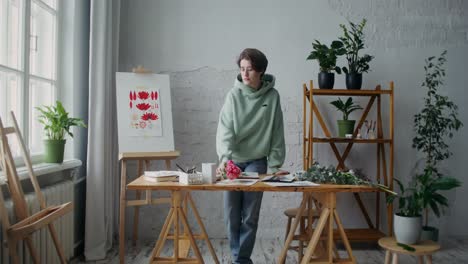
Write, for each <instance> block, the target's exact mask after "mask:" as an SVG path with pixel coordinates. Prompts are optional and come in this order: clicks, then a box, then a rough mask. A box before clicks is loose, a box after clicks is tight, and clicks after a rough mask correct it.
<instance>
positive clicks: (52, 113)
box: [36, 101, 86, 163]
mask: <svg viewBox="0 0 468 264" xmlns="http://www.w3.org/2000/svg"><path fill="white" fill-rule="evenodd" d="M36 109H37V110H38V111H39V112H40V115H39V117H38V121H39V122H40V123H41V124H43V125H44V130H45V136H46V139H45V140H44V147H45V157H44V161H45V162H48V163H62V162H63V153H64V150H65V142H66V141H65V136H66V135H67V134H68V135H70V137H73V133H72V132H71V131H70V128H71V127H72V126H78V127H86V124H85V123H84V122H83V119H81V118H74V117H69V116H68V112H67V111H66V110H65V108H64V107H63V105H62V103H61V102H60V101H57V103H56V105H55V106H42V107H36Z"/></svg>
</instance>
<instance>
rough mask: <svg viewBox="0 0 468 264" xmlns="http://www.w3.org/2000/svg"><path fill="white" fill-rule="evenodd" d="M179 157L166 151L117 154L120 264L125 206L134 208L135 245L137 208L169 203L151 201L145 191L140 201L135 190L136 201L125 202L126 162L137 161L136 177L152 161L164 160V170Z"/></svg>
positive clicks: (123, 244) (168, 200)
mask: <svg viewBox="0 0 468 264" xmlns="http://www.w3.org/2000/svg"><path fill="white" fill-rule="evenodd" d="M179 156H180V152H179V151H168V152H123V153H120V154H119V161H121V172H120V173H121V174H120V219H119V222H120V224H119V225H120V226H119V255H120V263H121V264H123V263H124V258H125V208H126V207H127V206H133V207H135V212H134V217H133V244H135V243H136V240H137V236H138V216H139V207H140V206H142V205H149V204H160V203H170V202H171V200H170V198H159V199H152V198H151V191H150V190H146V198H145V199H143V200H142V199H141V192H140V190H137V192H136V199H135V200H131V201H128V200H127V192H126V190H127V188H126V185H127V161H130V160H135V161H137V175H142V174H143V170H144V168H145V166H146V167H147V168H148V167H149V165H150V164H149V163H150V161H152V160H164V162H165V163H166V169H168V170H170V169H171V160H173V159H176V158H178V157H179Z"/></svg>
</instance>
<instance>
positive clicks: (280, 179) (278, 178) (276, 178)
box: [261, 174, 295, 182]
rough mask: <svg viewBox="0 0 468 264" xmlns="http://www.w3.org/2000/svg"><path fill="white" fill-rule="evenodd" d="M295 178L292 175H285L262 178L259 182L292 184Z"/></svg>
mask: <svg viewBox="0 0 468 264" xmlns="http://www.w3.org/2000/svg"><path fill="white" fill-rule="evenodd" d="M294 179H295V177H294V176H293V175H292V174H286V175H278V176H276V175H270V176H266V177H263V178H262V180H261V181H270V180H271V181H274V182H292V181H294Z"/></svg>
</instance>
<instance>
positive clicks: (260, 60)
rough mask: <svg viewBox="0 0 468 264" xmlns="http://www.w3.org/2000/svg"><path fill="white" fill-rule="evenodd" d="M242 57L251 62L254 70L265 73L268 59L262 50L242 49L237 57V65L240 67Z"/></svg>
mask: <svg viewBox="0 0 468 264" xmlns="http://www.w3.org/2000/svg"><path fill="white" fill-rule="evenodd" d="M244 59H245V60H248V61H250V62H251V63H252V68H253V69H254V70H255V71H256V72H263V73H265V71H266V69H267V66H268V60H267V58H266V56H265V54H263V52H261V51H259V50H258V49H245V50H243V51H242V52H241V54H240V55H239V58H238V59H237V66H239V67H240V62H241V60H244Z"/></svg>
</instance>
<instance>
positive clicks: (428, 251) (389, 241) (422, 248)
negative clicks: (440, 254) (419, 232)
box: [379, 237, 440, 264]
mask: <svg viewBox="0 0 468 264" xmlns="http://www.w3.org/2000/svg"><path fill="white" fill-rule="evenodd" d="M379 245H380V246H381V247H383V248H384V249H386V250H387V252H386V253H385V264H390V259H391V256H390V255H392V257H393V261H392V264H396V263H398V254H406V255H412V256H417V257H418V263H423V257H424V256H426V263H429V264H432V253H434V252H436V251H437V250H439V249H440V245H439V244H437V243H436V242H434V241H431V240H425V241H421V242H419V243H418V244H417V245H411V246H412V247H414V249H416V250H415V251H408V250H406V249H403V248H402V247H400V246H398V245H397V242H396V240H395V238H394V237H383V238H381V239H379Z"/></svg>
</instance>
